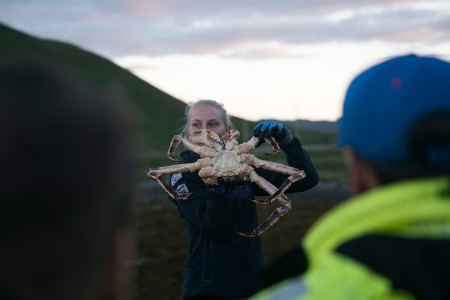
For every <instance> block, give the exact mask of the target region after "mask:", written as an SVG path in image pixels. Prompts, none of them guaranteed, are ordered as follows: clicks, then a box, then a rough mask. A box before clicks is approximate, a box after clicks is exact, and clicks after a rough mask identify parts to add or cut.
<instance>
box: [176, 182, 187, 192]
mask: <svg viewBox="0 0 450 300" xmlns="http://www.w3.org/2000/svg"><path fill="white" fill-rule="evenodd" d="M175 192H176V193H177V194H178V195H187V194H189V190H188V188H187V186H186V184H184V183H183V184H180V185H179V186H177V189H176V190H175Z"/></svg>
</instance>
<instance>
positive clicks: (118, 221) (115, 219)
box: [0, 58, 134, 300]
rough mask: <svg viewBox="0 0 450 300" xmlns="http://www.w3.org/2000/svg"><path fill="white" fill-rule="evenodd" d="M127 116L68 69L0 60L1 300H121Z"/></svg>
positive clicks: (127, 206)
mask: <svg viewBox="0 0 450 300" xmlns="http://www.w3.org/2000/svg"><path fill="white" fill-rule="evenodd" d="M129 128H130V127H129V124H128V121H127V117H126V116H125V114H124V113H123V108H120V106H119V103H118V102H116V99H115V97H113V95H112V94H109V93H106V92H104V91H100V90H99V89H97V88H96V87H93V86H91V85H89V84H88V83H87V82H86V81H85V80H83V78H82V77H81V76H79V75H78V74H77V73H76V72H75V71H74V70H73V69H70V68H65V67H63V66H61V65H56V64H53V63H49V62H47V63H44V62H38V61H35V60H33V61H32V60H27V59H20V58H13V59H5V58H0V298H1V299H17V300H21V299H46V300H49V299H59V300H60V299H84V300H89V299H122V298H123V297H124V296H125V294H126V293H127V280H128V279H127V275H126V274H127V266H126V263H127V262H128V261H127V259H129V254H130V252H131V251H130V250H131V242H130V239H129V232H128V222H129V214H130V210H131V204H132V203H131V200H132V190H133V189H132V184H133V182H134V180H133V175H134V163H133V158H132V152H133V151H132V147H131V144H130V133H131V132H130V129H129Z"/></svg>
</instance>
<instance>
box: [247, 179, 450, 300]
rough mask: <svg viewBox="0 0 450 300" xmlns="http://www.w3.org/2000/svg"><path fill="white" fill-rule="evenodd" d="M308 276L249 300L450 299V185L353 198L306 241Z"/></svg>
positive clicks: (427, 184)
mask: <svg viewBox="0 0 450 300" xmlns="http://www.w3.org/2000/svg"><path fill="white" fill-rule="evenodd" d="M302 246H303V248H304V250H305V252H306V254H307V259H308V269H307V271H306V272H305V273H304V274H302V275H301V276H298V277H294V278H290V279H286V280H284V281H282V282H280V283H278V284H276V285H274V286H272V287H269V288H267V289H265V290H263V291H261V292H260V293H258V294H257V295H255V296H254V297H253V298H251V299H257V300H262V299H283V300H284V299H301V300H307V299H320V300H322V299H342V300H348V299H351V300H359V299H395V300H400V299H401V300H404V299H405V300H406V299H450V286H449V285H450V178H447V177H439V178H432V179H422V180H408V181H403V182H397V183H393V184H389V185H384V186H380V187H378V188H376V189H373V190H371V191H368V192H366V193H363V194H360V195H358V196H356V197H353V198H351V199H349V200H347V201H346V202H344V203H342V204H341V205H339V206H337V207H336V208H334V209H333V210H331V211H329V213H327V214H325V215H324V216H323V217H322V218H321V219H319V220H318V222H317V223H316V224H315V225H313V226H312V228H311V229H310V231H309V232H308V233H307V235H306V237H305V238H304V239H303V241H302Z"/></svg>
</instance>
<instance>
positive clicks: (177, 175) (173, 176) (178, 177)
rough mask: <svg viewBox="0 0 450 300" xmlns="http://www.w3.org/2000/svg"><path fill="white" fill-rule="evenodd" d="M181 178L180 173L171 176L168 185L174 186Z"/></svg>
mask: <svg viewBox="0 0 450 300" xmlns="http://www.w3.org/2000/svg"><path fill="white" fill-rule="evenodd" d="M181 177H183V175H181V173H176V174H173V175H172V177H171V178H170V185H171V186H174V185H175V183H177V181H178V180H180V178H181Z"/></svg>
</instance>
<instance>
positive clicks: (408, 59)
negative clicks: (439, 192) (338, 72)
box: [338, 54, 450, 163]
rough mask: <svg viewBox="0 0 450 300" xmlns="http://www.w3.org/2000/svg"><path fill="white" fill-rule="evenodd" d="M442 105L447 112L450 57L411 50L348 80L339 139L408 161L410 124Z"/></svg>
mask: <svg viewBox="0 0 450 300" xmlns="http://www.w3.org/2000/svg"><path fill="white" fill-rule="evenodd" d="M443 111H448V112H450V63H449V62H446V61H443V60H440V59H437V58H434V57H426V56H417V55H414V54H410V55H405V56H398V57H395V58H392V59H389V60H387V61H384V62H382V63H380V64H377V65H375V66H373V67H371V68H369V69H368V70H366V71H364V72H362V73H361V74H360V75H358V76H357V77H356V78H355V79H354V80H353V81H352V82H351V84H350V86H349V88H348V90H347V93H346V96H345V101H344V107H343V115H342V117H341V119H340V136H339V138H338V145H339V146H343V145H349V146H350V147H351V148H352V149H353V150H354V151H355V152H356V154H357V155H359V156H360V157H363V158H365V159H367V160H370V161H374V162H386V163H404V162H408V161H409V160H410V159H411V149H410V142H409V137H408V136H409V130H410V129H411V127H412V126H413V125H414V124H415V123H416V122H417V121H418V120H419V119H421V118H422V117H424V116H427V115H429V114H431V113H434V112H443ZM448 130H450V128H448Z"/></svg>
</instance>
